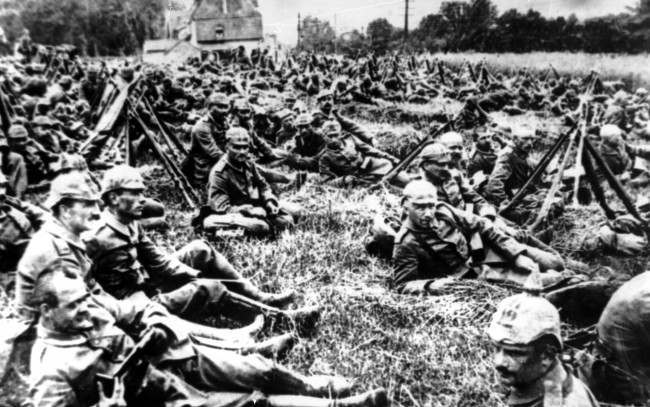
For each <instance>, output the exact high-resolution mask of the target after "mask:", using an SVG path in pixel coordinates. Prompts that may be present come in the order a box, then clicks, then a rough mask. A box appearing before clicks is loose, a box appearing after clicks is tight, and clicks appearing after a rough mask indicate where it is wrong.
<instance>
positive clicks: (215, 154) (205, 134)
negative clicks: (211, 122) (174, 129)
mask: <svg viewBox="0 0 650 407" xmlns="http://www.w3.org/2000/svg"><path fill="white" fill-rule="evenodd" d="M192 138H193V139H195V140H196V142H197V144H198V145H199V147H200V148H201V150H203V152H204V153H205V154H206V155H207V156H208V157H210V158H212V159H214V160H215V161H216V160H218V159H219V158H220V157H221V156H222V155H223V152H222V151H221V149H220V148H219V146H218V145H217V143H216V142H215V141H214V138H213V137H212V134H211V133H210V130H209V128H208V127H207V126H206V125H205V124H202V123H199V124H198V125H197V126H194V128H193V129H192Z"/></svg>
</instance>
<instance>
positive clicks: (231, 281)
mask: <svg viewBox="0 0 650 407" xmlns="http://www.w3.org/2000/svg"><path fill="white" fill-rule="evenodd" d="M174 257H176V258H177V259H179V260H180V261H181V262H182V263H184V264H187V265H188V266H190V267H192V268H193V269H195V270H199V271H200V272H201V276H202V277H205V278H216V279H221V280H225V281H223V284H224V285H225V286H226V287H227V288H228V289H229V290H231V291H234V292H237V293H240V294H243V295H245V296H247V297H250V298H252V299H254V300H257V301H260V302H263V303H265V304H268V305H275V306H280V307H281V306H284V305H286V304H288V303H289V302H291V301H292V300H293V298H294V296H295V292H293V291H290V292H287V293H284V294H277V295H276V294H269V293H265V292H262V291H261V290H260V289H259V288H258V287H257V286H255V285H254V284H253V283H252V282H251V281H250V280H248V279H246V278H244V277H243V276H242V275H241V274H240V273H239V272H238V271H237V270H236V269H235V267H234V266H233V265H232V264H231V263H230V262H229V261H228V259H226V257H225V256H224V255H222V254H221V253H219V252H218V251H216V250H215V249H214V247H212V246H211V245H209V244H208V243H207V242H205V241H203V240H194V241H192V242H190V243H189V244H187V245H185V246H184V247H182V248H181V249H180V250H178V251H177V252H176V253H174Z"/></svg>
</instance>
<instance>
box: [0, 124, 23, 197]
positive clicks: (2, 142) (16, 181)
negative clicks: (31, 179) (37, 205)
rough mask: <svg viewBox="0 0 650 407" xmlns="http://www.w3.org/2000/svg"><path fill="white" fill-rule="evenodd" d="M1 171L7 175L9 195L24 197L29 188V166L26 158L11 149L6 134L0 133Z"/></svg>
mask: <svg viewBox="0 0 650 407" xmlns="http://www.w3.org/2000/svg"><path fill="white" fill-rule="evenodd" d="M0 173H2V175H3V177H5V178H6V179H5V181H6V189H7V190H6V191H5V193H6V194H7V195H9V196H13V197H15V198H18V199H22V197H23V194H24V193H25V190H26V189H27V166H26V165H25V159H24V158H23V156H21V155H20V154H18V153H15V152H13V151H11V149H10V148H9V143H8V142H7V138H6V137H5V136H4V134H1V133H0Z"/></svg>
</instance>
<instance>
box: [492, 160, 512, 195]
mask: <svg viewBox="0 0 650 407" xmlns="http://www.w3.org/2000/svg"><path fill="white" fill-rule="evenodd" d="M511 175H512V166H511V165H510V162H509V161H508V155H507V154H502V155H500V156H499V158H498V159H497V161H496V163H495V164H494V169H493V170H492V174H490V177H489V178H488V181H487V184H486V185H485V197H486V198H487V200H488V201H490V202H492V203H493V204H495V205H497V204H500V203H502V202H505V201H507V200H508V196H507V195H506V181H507V180H508V178H510V176H511Z"/></svg>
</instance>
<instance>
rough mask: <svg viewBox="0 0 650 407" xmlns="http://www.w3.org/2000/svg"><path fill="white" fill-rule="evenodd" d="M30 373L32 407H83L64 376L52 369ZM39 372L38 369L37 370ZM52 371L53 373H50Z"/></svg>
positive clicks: (47, 368) (46, 368) (57, 370)
mask: <svg viewBox="0 0 650 407" xmlns="http://www.w3.org/2000/svg"><path fill="white" fill-rule="evenodd" d="M43 368H44V369H45V371H43V370H41V371H36V372H32V377H31V380H30V389H29V395H30V402H31V405H33V406H34V407H83V405H82V404H81V403H80V402H79V400H78V399H77V395H76V393H75V391H74V389H73V388H72V386H71V385H70V383H69V382H68V380H67V378H66V377H65V375H64V374H63V373H62V372H61V371H59V369H55V368H54V367H49V366H48V367H46V366H43ZM39 370H40V369H39ZM51 370H54V372H50V371H51Z"/></svg>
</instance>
